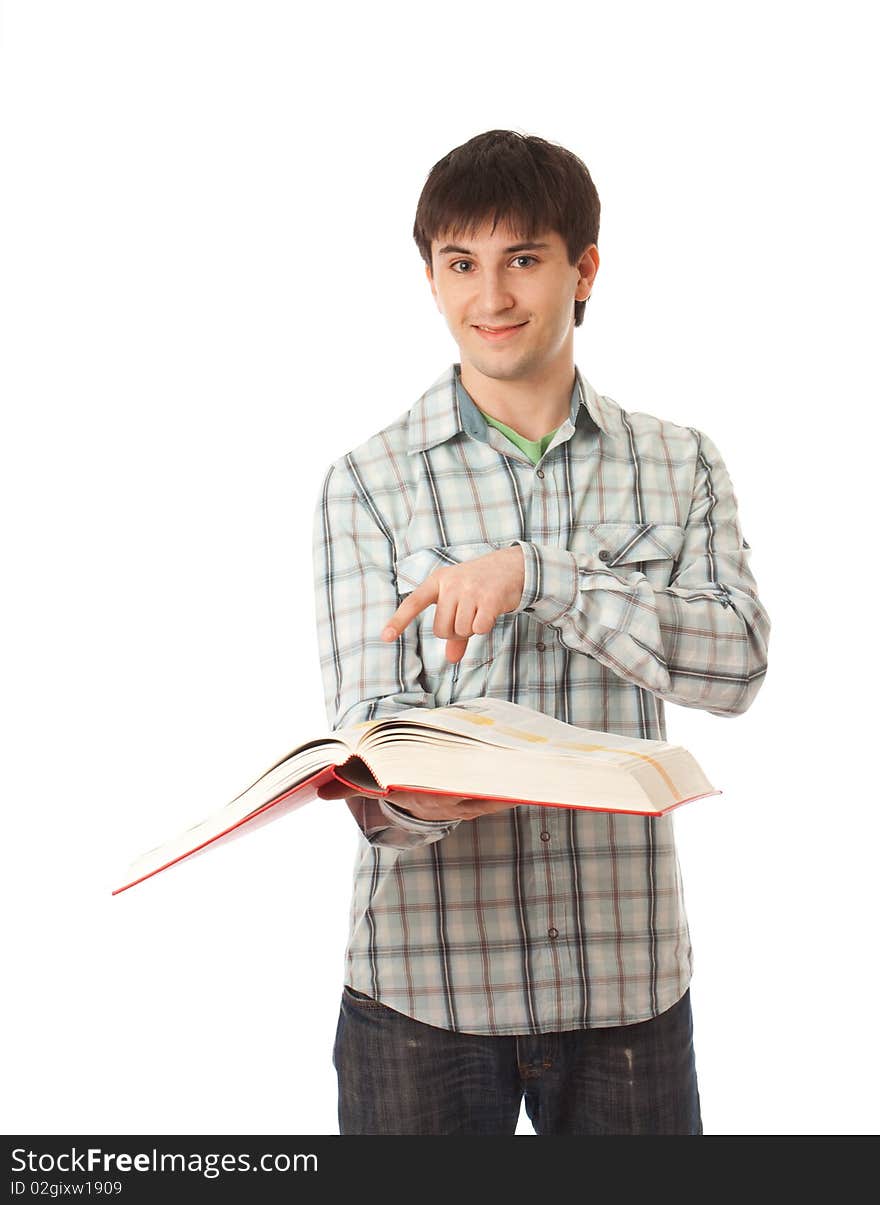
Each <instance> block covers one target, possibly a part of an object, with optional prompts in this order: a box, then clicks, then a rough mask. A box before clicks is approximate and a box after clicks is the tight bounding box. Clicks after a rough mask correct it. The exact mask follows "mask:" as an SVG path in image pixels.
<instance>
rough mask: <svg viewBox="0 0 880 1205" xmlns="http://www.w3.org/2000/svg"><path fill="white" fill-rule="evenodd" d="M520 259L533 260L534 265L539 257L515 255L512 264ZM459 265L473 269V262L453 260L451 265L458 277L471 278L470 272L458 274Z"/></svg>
mask: <svg viewBox="0 0 880 1205" xmlns="http://www.w3.org/2000/svg"><path fill="white" fill-rule="evenodd" d="M520 259H528V260H532V261H533V262H534V263H537V262H538V259H537V256H535V255H515V256H514V257H513V260H511V263H516V261H517V260H520ZM459 264H464V265H465V266H466V267H468V268H469V267H472V264H471V261H470V260H469V259H456V260H453V262H452V263H451V264H450V265H449V266H450V268H451V269H452V271H453V272H456V275H458V276H469V275H470V273H469V272H458V271H457V269H458V266H459Z"/></svg>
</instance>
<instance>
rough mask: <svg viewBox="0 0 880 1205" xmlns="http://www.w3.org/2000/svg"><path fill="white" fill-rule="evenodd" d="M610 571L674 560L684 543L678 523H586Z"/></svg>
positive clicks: (682, 530)
mask: <svg viewBox="0 0 880 1205" xmlns="http://www.w3.org/2000/svg"><path fill="white" fill-rule="evenodd" d="M587 527H588V528H589V530H590V531H591V532H592V534H593V536H594V537H595V539H596V541H597V542H598V544H599V548H600V549H604V551H605V552H607V553H609V556H608V557H607V559H606V558H605V557H603V558H602V559H603V560H604V562H605V564H606V565H607V566H608V568H609V569H613V568H614V566H615V565H630V564H634V563H636V562H638V561H666V560H670V561H674V560H675V559H676V558H677V556H678V554H679V553H680V552H681V546H682V544H683V543H684V528H683V527H679V526H678V524H677V523H588V524H587Z"/></svg>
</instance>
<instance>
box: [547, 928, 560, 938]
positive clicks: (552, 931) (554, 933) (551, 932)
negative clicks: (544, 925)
mask: <svg viewBox="0 0 880 1205" xmlns="http://www.w3.org/2000/svg"><path fill="white" fill-rule="evenodd" d="M547 936H548V937H558V936H559V930H558V929H548V930H547Z"/></svg>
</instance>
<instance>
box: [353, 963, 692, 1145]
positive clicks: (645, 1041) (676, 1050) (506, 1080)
mask: <svg viewBox="0 0 880 1205" xmlns="http://www.w3.org/2000/svg"><path fill="white" fill-rule="evenodd" d="M333 1065H334V1067H335V1068H336V1074H337V1078H338V1081H339V1132H340V1134H459V1135H472V1134H513V1133H515V1131H516V1125H517V1121H518V1119H519V1112H520V1103H521V1101H522V1098H523V1095H525V1104H526V1113H527V1114H528V1117H529V1120H530V1121H531V1123H532V1125H533V1126H534V1129H535V1133H536V1134H581V1135H584V1134H702V1132H703V1125H702V1120H701V1117H700V1097H699V1092H698V1090H697V1074H696V1067H695V1064H694V1047H693V1025H692V1018H691V1003H690V989H688V991H686V992H685V994H684V995H683V996H682V998H681V999H680V1000H679V1001H678V1002H677V1003H676V1004H673V1006H672V1007H671V1008H669V1009H667V1010H666V1012H664V1013H661V1014H660V1015H659V1016H657V1017H653V1018H652V1019H651V1020H648V1021H640V1022H637V1023H636V1024H635V1025H618V1026H613V1027H611V1028H606V1029H571V1030H565V1031H564V1032H561V1033H543V1034H537V1035H535V1036H534V1037H529V1036H521V1035H512V1036H510V1037H484V1036H482V1035H481V1034H470V1033H455V1032H453V1031H452V1030H447V1029H439V1028H437V1027H436V1026H434V1025H425V1024H424V1023H423V1022H421V1021H416V1020H414V1019H413V1018H412V1017H407V1016H404V1014H403V1013H399V1012H396V1011H395V1010H394V1009H391V1008H387V1007H386V1006H385V1005H384V1004H380V1003H379V1002H378V1001H377V1000H373V999H371V998H370V997H369V996H365V995H363V994H362V993H360V992H356V991H354V989H352V988H350V987H349V986H348V985H346V986H345V987H344V988H343V992H342V1004H341V1007H340V1010H339V1023H338V1025H337V1027H336V1040H335V1042H334V1046H333Z"/></svg>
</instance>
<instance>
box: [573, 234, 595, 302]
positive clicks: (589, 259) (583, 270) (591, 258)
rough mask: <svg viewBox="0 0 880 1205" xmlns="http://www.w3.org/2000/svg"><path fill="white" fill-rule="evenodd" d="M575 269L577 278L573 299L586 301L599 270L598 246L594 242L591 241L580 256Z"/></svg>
mask: <svg viewBox="0 0 880 1205" xmlns="http://www.w3.org/2000/svg"><path fill="white" fill-rule="evenodd" d="M577 270H578V274H579V280H578V282H577V288H576V289H575V294H574V297H575V301H586V299H587V298H588V297H589V296H590V291H591V290H592V288H593V281H594V280H595V279H596V273H597V272H598V271H599V248H598V247H597V246H596V244H595V243H591V244H590V245H589V247H587V249H586V250H585V251H584V253H583V255H582V256H581V257H580V259H579V260H578V265H577Z"/></svg>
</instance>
